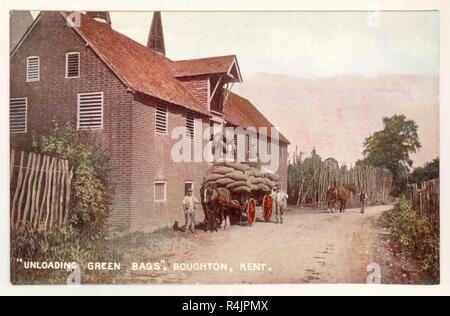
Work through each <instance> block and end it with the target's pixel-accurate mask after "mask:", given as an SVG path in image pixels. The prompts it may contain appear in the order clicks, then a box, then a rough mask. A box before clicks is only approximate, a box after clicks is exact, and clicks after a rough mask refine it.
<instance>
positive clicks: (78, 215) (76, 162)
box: [31, 120, 110, 232]
mask: <svg viewBox="0 0 450 316" xmlns="http://www.w3.org/2000/svg"><path fill="white" fill-rule="evenodd" d="M31 147H32V148H33V150H34V151H35V152H37V153H41V154H44V155H50V156H54V157H59V158H63V159H67V160H69V162H70V163H71V165H72V166H73V168H74V179H73V185H74V191H73V192H72V194H73V198H72V201H73V202H72V204H73V205H72V206H71V209H72V212H71V213H72V218H71V219H70V222H71V224H72V225H73V226H75V227H77V228H80V229H85V230H86V231H88V230H91V231H92V232H99V231H100V230H101V229H102V228H104V227H103V226H104V224H105V221H106V218H107V215H108V213H109V207H110V203H109V199H108V195H109V192H108V187H107V184H106V183H107V178H108V167H107V166H108V158H107V155H106V154H105V153H104V152H103V150H102V149H101V148H100V147H99V146H98V145H97V142H96V141H95V139H94V138H93V137H92V136H91V134H90V133H89V132H86V131H77V130H76V129H75V128H74V127H73V126H72V125H70V123H66V124H65V125H63V126H62V127H61V126H59V124H58V123H57V122H56V120H53V123H52V127H51V128H49V129H48V130H46V131H42V132H41V133H40V135H39V136H38V135H37V134H36V133H33V136H32V140H31Z"/></svg>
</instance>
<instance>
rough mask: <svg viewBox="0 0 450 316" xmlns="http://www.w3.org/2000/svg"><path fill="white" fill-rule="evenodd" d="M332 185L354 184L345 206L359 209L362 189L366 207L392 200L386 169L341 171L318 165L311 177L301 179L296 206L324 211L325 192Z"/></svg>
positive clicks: (389, 180)
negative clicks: (354, 192) (354, 189)
mask: <svg viewBox="0 0 450 316" xmlns="http://www.w3.org/2000/svg"><path fill="white" fill-rule="evenodd" d="M334 183H336V185H338V186H339V185H345V184H350V183H354V184H355V185H356V186H357V192H356V194H352V196H351V198H350V200H349V201H348V204H347V207H359V205H360V202H359V194H360V192H361V191H362V190H364V191H365V192H366V193H367V195H368V199H367V204H368V205H377V204H383V203H387V202H390V200H391V199H392V197H391V192H392V189H393V176H392V173H391V172H389V171H388V170H386V169H382V168H373V167H362V166H361V167H359V166H358V167H354V168H351V169H349V170H343V169H341V168H333V167H330V166H327V165H326V164H321V165H319V166H317V168H316V169H315V171H314V175H313V177H312V178H307V177H305V178H300V184H299V189H298V193H297V194H296V196H297V206H307V207H312V208H326V207H327V202H326V200H327V191H328V189H329V188H330V187H332V186H333V185H334Z"/></svg>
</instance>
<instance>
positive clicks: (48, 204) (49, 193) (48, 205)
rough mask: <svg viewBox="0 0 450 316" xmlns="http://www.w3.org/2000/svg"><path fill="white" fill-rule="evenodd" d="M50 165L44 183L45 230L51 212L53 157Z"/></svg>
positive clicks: (47, 226) (47, 227) (48, 225)
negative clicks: (45, 192) (45, 191)
mask: <svg viewBox="0 0 450 316" xmlns="http://www.w3.org/2000/svg"><path fill="white" fill-rule="evenodd" d="M51 161H52V162H51V163H50V167H49V168H48V182H47V183H46V190H47V197H46V211H47V213H46V215H45V230H48V229H49V228H50V225H51V224H50V221H51V212H52V205H51V201H52V188H53V166H54V164H55V158H52V159H51Z"/></svg>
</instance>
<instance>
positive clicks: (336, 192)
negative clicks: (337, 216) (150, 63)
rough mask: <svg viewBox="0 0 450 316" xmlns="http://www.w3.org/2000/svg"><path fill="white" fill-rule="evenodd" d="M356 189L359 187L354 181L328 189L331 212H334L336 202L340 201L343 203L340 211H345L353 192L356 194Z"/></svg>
mask: <svg viewBox="0 0 450 316" xmlns="http://www.w3.org/2000/svg"><path fill="white" fill-rule="evenodd" d="M356 191H357V187H356V185H355V184H353V183H352V184H346V185H341V186H333V187H331V188H330V189H329V190H328V191H327V202H328V210H329V211H330V212H331V213H334V211H335V210H334V206H335V205H336V202H337V201H339V202H340V203H341V205H340V213H343V212H344V211H345V208H346V206H347V201H348V200H349V199H350V197H351V195H352V193H353V194H355V193H356Z"/></svg>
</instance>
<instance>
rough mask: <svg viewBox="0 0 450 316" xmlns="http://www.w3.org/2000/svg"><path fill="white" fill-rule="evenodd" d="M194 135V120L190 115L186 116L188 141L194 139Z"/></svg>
mask: <svg viewBox="0 0 450 316" xmlns="http://www.w3.org/2000/svg"><path fill="white" fill-rule="evenodd" d="M194 133H195V119H194V115H193V114H192V113H188V114H187V115H186V137H187V138H188V139H194Z"/></svg>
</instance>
